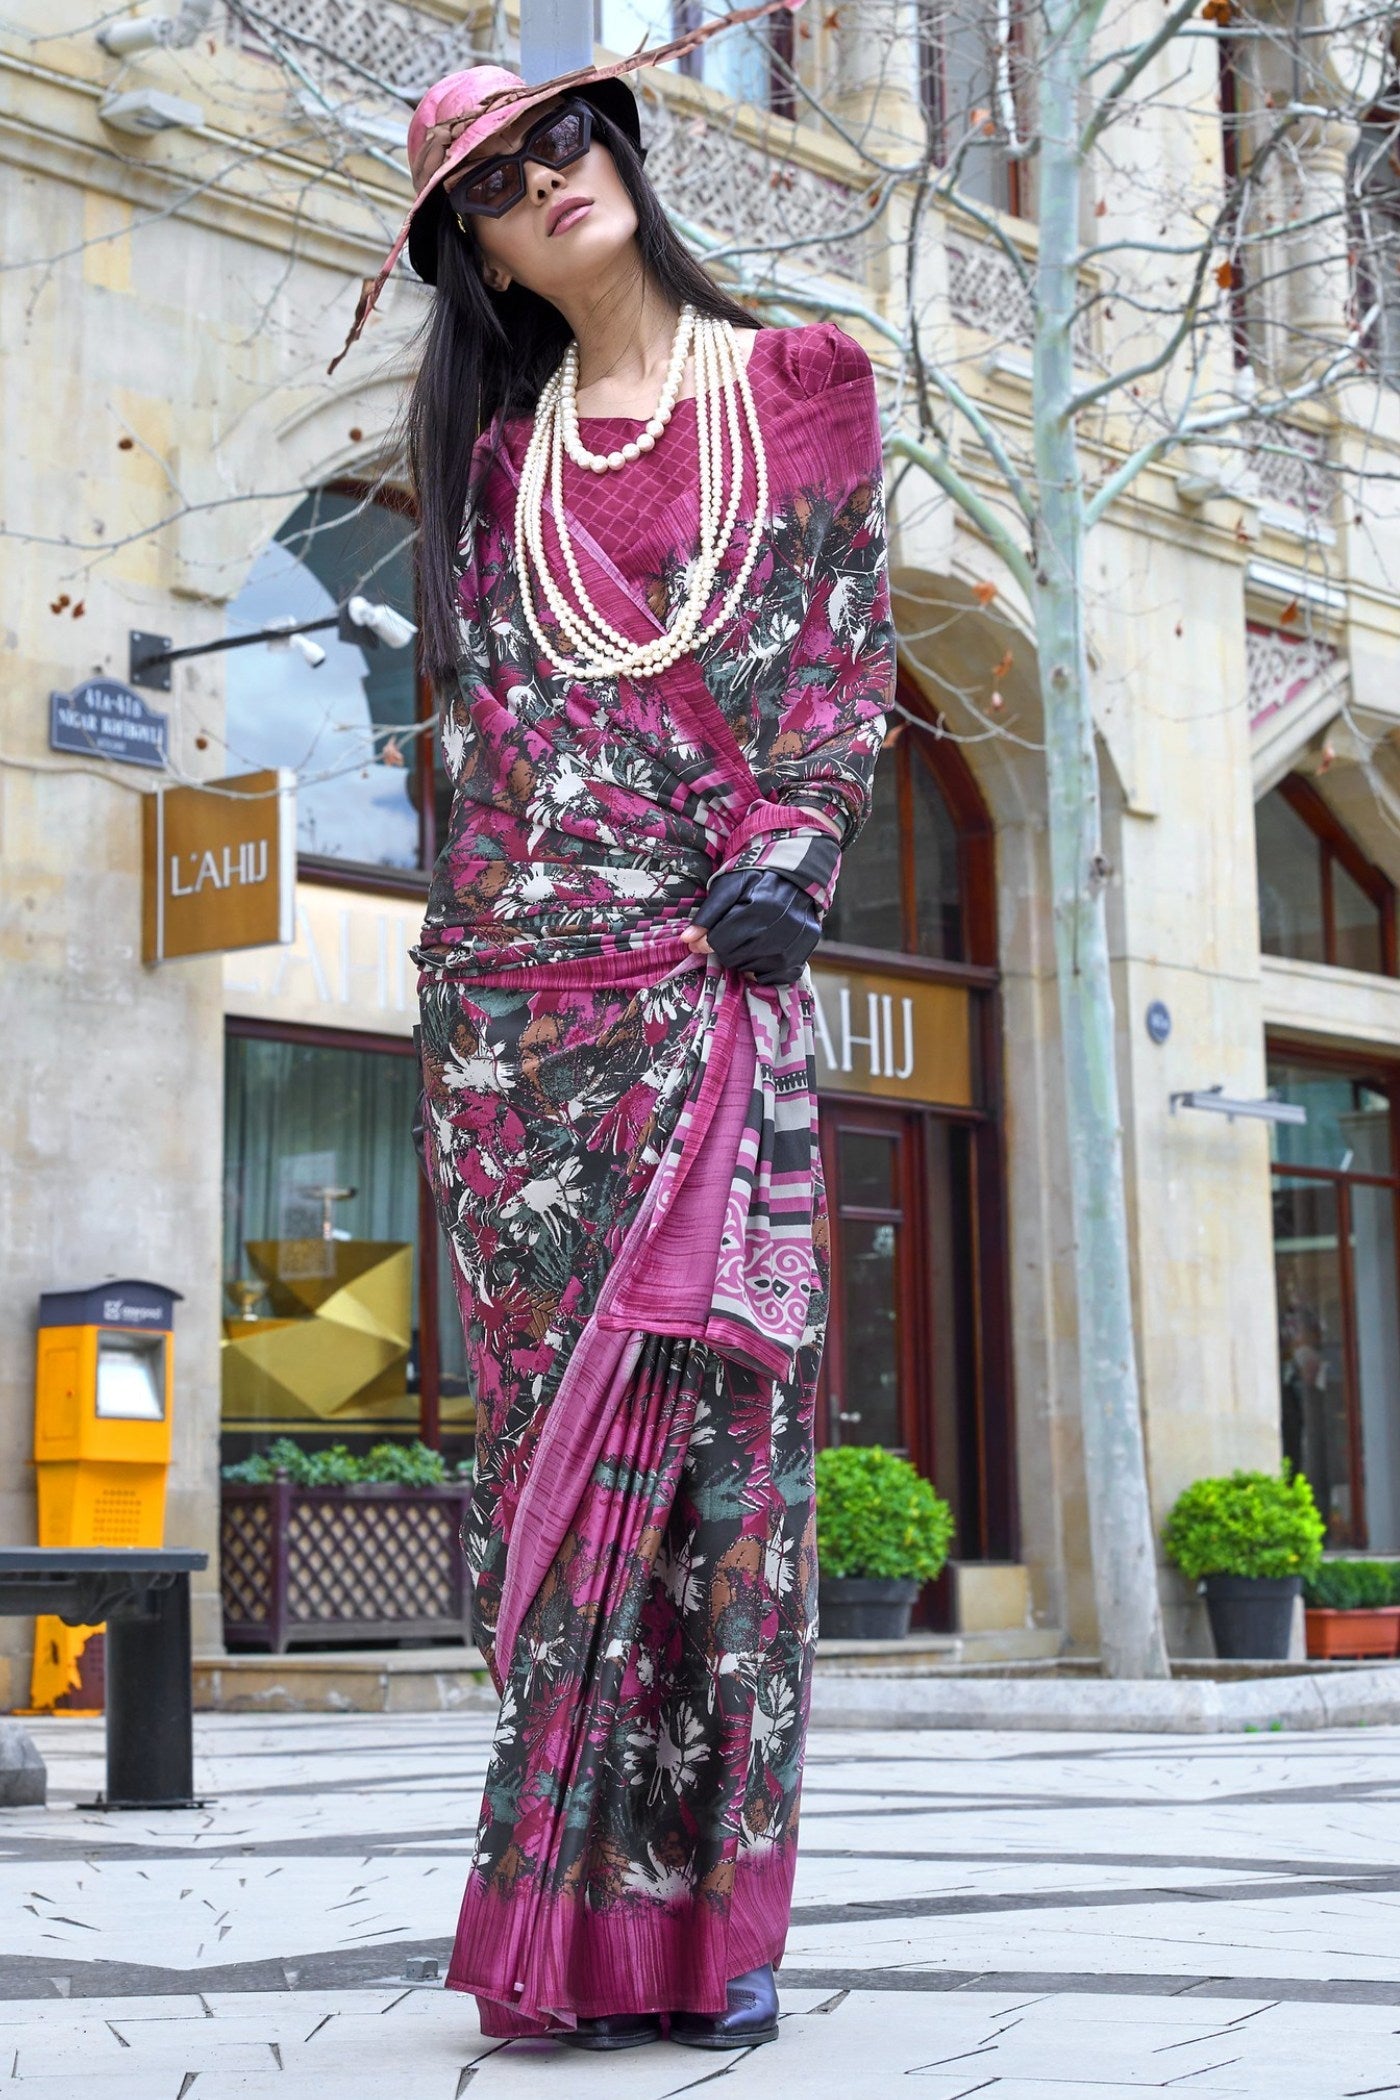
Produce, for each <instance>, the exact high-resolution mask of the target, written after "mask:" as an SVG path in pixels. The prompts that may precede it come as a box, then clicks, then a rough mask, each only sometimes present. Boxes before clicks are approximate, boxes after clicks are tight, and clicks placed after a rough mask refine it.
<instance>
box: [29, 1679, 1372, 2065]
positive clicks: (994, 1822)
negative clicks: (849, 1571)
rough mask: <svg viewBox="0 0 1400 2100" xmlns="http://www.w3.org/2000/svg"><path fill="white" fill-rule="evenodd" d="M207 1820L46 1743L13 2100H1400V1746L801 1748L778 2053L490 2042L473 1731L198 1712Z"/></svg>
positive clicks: (75, 1728)
mask: <svg viewBox="0 0 1400 2100" xmlns="http://www.w3.org/2000/svg"><path fill="white" fill-rule="evenodd" d="M197 1730H198V1734H197V1760H198V1761H197V1777H198V1783H199V1785H200V1786H201V1788H202V1789H203V1790H204V1791H205V1793H206V1794H207V1796H208V1805H207V1807H205V1808H204V1809H202V1810H198V1811H189V1812H182V1813H177V1814H168V1815H147V1814H139V1815H132V1814H128V1815H118V1814H104V1813H101V1812H99V1811H96V1810H94V1809H92V1808H90V1807H85V1806H83V1804H84V1803H85V1802H90V1801H91V1799H92V1798H93V1795H94V1794H95V1792H96V1790H97V1788H98V1786H99V1785H100V1783H101V1761H100V1760H101V1735H100V1727H99V1726H98V1724H94V1723H90V1722H85V1721H73V1722H58V1721H54V1722H48V1723H43V1724H40V1725H38V1726H37V1728H36V1734H37V1736H38V1738H39V1741H40V1747H41V1748H42V1750H43V1752H44V1755H45V1757H46V1758H47V1759H48V1760H49V1769H50V1806H49V1807H48V1809H46V1810H43V1809H8V1810H4V1811H0V2100H3V2095H4V2093H5V2092H7V2091H9V2090H10V2089H11V2088H13V2090H14V2092H15V2095H16V2100H49V2096H52V2100H76V2096H77V2095H79V2094H80V2093H81V2094H93V2095H100V2096H101V2100H235V2096H238V2100H242V2096H248V2100H254V2096H264V2095H265V2096H267V2100H273V2096H276V2100H463V2096H464V2095H468V2094H469V2095H470V2100H545V2096H548V2100H554V2096H556V2095H557V2096H560V2100H591V2096H594V2095H597V2096H600V2100H601V2096H607V2100H614V2096H615V2100H632V2096H635V2100H663V2096H669V2095H672V2094H681V2093H689V2092H693V2091H700V2090H702V2089H704V2088H707V2087H710V2088H713V2089H714V2090H715V2100H745V2096H752V2100H789V2096H792V2100H796V2096H798V2095H801V2096H802V2100H828V2096H830V2100H867V2096H869V2100H875V2096H876V2095H878V2096H880V2100H889V2096H890V2095H891V2094H898V2093H900V2092H907V2093H908V2094H909V2096H910V2100H971V2096H972V2095H974V2094H976V2095H986V2096H987V2100H1115V2096H1139V2100H1141V2096H1142V2095H1144V2094H1151V2093H1176V2092H1180V2093H1182V2094H1187V2095H1199V2096H1201V2100H1225V2096H1239V2095H1248V2096H1250V2100H1359V2096H1361V2095H1366V2096H1376V2100H1379V2096H1380V2095H1382V2094H1390V2095H1395V2096H1396V2100H1400V1813H1397V1808H1400V1729H1375V1730H1352V1731H1346V1732H1333V1733H1319V1734H1309V1735H1306V1736H1299V1737H1294V1738H1289V1737H1287V1736H1282V1735H1262V1736H1248V1735H1246V1736H1213V1737H1208V1738H1190V1739H1185V1740H1183V1739H1182V1738H1181V1737H1171V1738H1165V1737H1163V1738H1152V1737H1144V1736H1141V1735H1135V1736H1116V1737H1115V1736H1086V1735H1074V1736H1060V1737H1056V1736H1048V1735H1038V1736H1037V1735H1026V1734H1019V1733H1018V1734H1014V1735H1012V1734H1007V1735H1000V1736H997V1735H990V1734H987V1735H978V1734H972V1733H969V1732H966V1731H959V1732H957V1733H948V1734H937V1733H927V1732H921V1733H918V1734H898V1733H884V1732H881V1733H870V1734H865V1735H861V1734H856V1733H849V1734H835V1733H818V1734H816V1735H814V1737H813V1740H812V1744H811V1752H810V1758H809V1766H808V1774H809V1776H808V1784H807V1792H806V1800H805V1808H804V1818H803V1828H804V1837H805V1849H804V1854H803V1860H802V1866H801V1869H800V1872H799V1879H798V1890H797V1905H796V1913H795V1918H794V1927H793V1933H792V1938H791V1942H790V1946H789V1954H788V1961H787V1965H786V1969H785V1972H784V1979H783V2004H784V2012H785V2018H784V2023H783V2034H782V2038H781V2040H780V2042H779V2044H778V2045H777V2047H774V2048H767V2049H760V2050H755V2051H753V2052H750V2053H748V2054H746V2055H740V2056H737V2057H723V2058H713V2057H702V2056H698V2055H696V2054H695V2053H693V2052H689V2051H685V2050H682V2049H678V2048H673V2047H672V2046H671V2045H670V2044H661V2045H658V2046H655V2047H652V2048H649V2049H644V2050H639V2051H636V2052H634V2053H632V2054H631V2055H628V2056H621V2057H611V2058H597V2057H591V2058H590V2057H581V2056H579V2055H577V2054H576V2053H574V2052H572V2051H567V2050H564V2049H561V2048H559V2047H558V2046H557V2045H525V2044H519V2043H517V2044H514V2045H512V2046H510V2047H508V2048H503V2047H501V2046H500V2045H498V2044H492V2043H486V2042H483V2041H482V2040H481V2038H480V2035H479V2033H478V2030H477V2025H476V2020H475V2016H474V2009H473V2007H472V2005H471V2003H470V2001H469V2000H463V1999H460V1998H457V1997H455V1996H449V1995H448V1994H446V1993H444V1992H443V1991H442V1990H440V1989H439V1988H436V1987H434V1986H431V1985H425V1984H420V1983H411V1982H409V1981H407V1980H406V1973H407V1972H406V1964H407V1961H408V1959H409V1957H411V1956H429V1957H433V1956H435V1957H437V1959H438V1960H439V1962H440V1963H443V1962H444V1961H445V1956H446V1951H447V1945H448V1939H449V1935H450V1933H451V1929H452V1925H453V1921H454V1916H455V1911H456V1904H457V1898H458V1894H459V1891H460V1886H461V1880H462V1875H463V1871H464V1855H465V1853H466V1851H467V1849H468V1845H469V1829H470V1825H471V1822H472V1819H473V1815H474V1810H475V1801H476V1796H477V1793H478V1791H479V1787H480V1781H481V1775H482V1770H483V1766H484V1759H485V1752H486V1746H487V1741H488V1727H487V1723H486V1722H485V1721H483V1720H482V1719H480V1718H479V1717H476V1716H460V1715H459V1716H451V1715H442V1714H432V1715H423V1716H417V1715H414V1716H388V1715H372V1716H361V1715H349V1716H343V1717H340V1716H327V1715H297V1716H285V1717H277V1718H268V1717H263V1716H260V1715H214V1716H206V1717H203V1718H202V1719H201V1720H200V1721H199V1722H198V1723H197Z"/></svg>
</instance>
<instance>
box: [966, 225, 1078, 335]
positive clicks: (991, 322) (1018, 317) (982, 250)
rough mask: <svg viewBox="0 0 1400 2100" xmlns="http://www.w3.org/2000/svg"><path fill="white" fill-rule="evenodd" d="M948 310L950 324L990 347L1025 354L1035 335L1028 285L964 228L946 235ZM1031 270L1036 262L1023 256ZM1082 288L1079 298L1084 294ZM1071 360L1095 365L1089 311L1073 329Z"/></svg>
mask: <svg viewBox="0 0 1400 2100" xmlns="http://www.w3.org/2000/svg"><path fill="white" fill-rule="evenodd" d="M946 246H947V256H948V305H949V308H950V310H951V312H952V316H953V319H954V320H955V321H959V322H961V324H962V326H963V327H964V328H975V329H976V330H977V331H978V333H979V334H981V335H985V336H989V337H990V338H991V340H992V342H993V343H994V344H1001V345H1004V346H1005V347H1007V348H1009V349H1013V350H1025V351H1028V350H1029V349H1030V347H1031V342H1032V339H1033V337H1034V333H1035V302H1034V297H1033V294H1032V291H1031V287H1030V285H1029V283H1027V281H1026V280H1025V279H1024V278H1023V277H1022V276H1021V273H1020V272H1019V271H1018V270H1017V268H1016V266H1015V264H1014V263H1013V262H1012V260H1011V257H1010V256H1009V255H1008V254H1007V253H1006V250H1005V249H1004V248H1003V247H1001V246H1000V244H999V243H998V242H996V241H995V240H989V239H987V238H986V236H985V235H982V234H977V233H972V232H970V231H969V230H968V229H967V228H966V227H965V226H950V227H949V229H948V236H947V244H946ZM1024 260H1025V264H1026V269H1027V270H1028V271H1032V272H1033V271H1034V269H1035V257H1034V256H1033V255H1027V256H1026V257H1025V258H1024ZM1083 289H1084V288H1083V287H1082V286H1081V295H1082V292H1083ZM1074 349H1075V357H1076V360H1077V362H1078V363H1079V364H1081V365H1086V366H1087V365H1092V364H1095V363H1096V362H1097V359H1096V356H1095V349H1094V329H1093V322H1092V320H1091V317H1090V315H1089V314H1088V313H1087V312H1083V313H1081V314H1080V316H1079V318H1078V320H1077V321H1076V322H1075V327H1074Z"/></svg>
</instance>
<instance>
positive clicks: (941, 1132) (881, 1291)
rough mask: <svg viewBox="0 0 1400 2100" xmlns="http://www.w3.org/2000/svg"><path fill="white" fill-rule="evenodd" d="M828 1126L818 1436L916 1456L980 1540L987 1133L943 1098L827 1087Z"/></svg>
mask: <svg viewBox="0 0 1400 2100" xmlns="http://www.w3.org/2000/svg"><path fill="white" fill-rule="evenodd" d="M821 1129H822V1164H823V1171H824V1173H825V1176H826V1185H827V1201H828V1205H829V1208H830V1215H831V1269H832V1273H831V1311H830V1318H829V1325H828V1333H827V1345H826V1353H825V1356H824V1358H823V1367H822V1379H821V1387H820V1390H819V1398H818V1421H817V1435H818V1440H819V1442H822V1443H827V1444H883V1445H884V1446H885V1448H886V1449H887V1450H891V1451H898V1452H900V1453H901V1454H903V1455H904V1456H906V1457H908V1458H911V1459H912V1460H913V1461H914V1463H915V1465H916V1466H918V1468H919V1470H920V1472H921V1473H924V1474H926V1475H927V1476H928V1478H930V1479H931V1480H932V1481H933V1482H934V1484H935V1486H936V1487H937V1488H938V1490H939V1492H940V1494H942V1495H944V1496H946V1497H947V1499H948V1501H949V1502H950V1503H951V1504H952V1507H953V1511H954V1514H955V1516H956V1517H957V1520H958V1533H959V1539H960V1541H963V1540H965V1541H966V1542H967V1547H966V1549H965V1550H966V1551H967V1552H968V1553H969V1554H970V1553H972V1552H977V1551H980V1552H982V1553H984V1554H985V1553H986V1552H987V1551H988V1547H987V1545H986V1544H984V1543H983V1540H984V1538H986V1537H988V1536H989V1535H990V1533H991V1531H992V1529H993V1527H992V1526H991V1525H989V1521H988V1518H989V1508H988V1499H989V1472H990V1471H995V1468H991V1469H989V1467H988V1465H987V1463H986V1452H985V1448H984V1447H985V1442H986V1437H985V1426H986V1425H985V1410H984V1407H983V1405H982V1392H983V1385H984V1382H985V1381H984V1378H983V1376H982V1373H983V1370H984V1366H983V1365H982V1363H981V1362H980V1360H979V1349H978V1343H977V1334H978V1326H979V1322H978V1271H979V1261H978V1249H979V1245H980V1243H981V1242H982V1240H983V1239H984V1237H985V1221H984V1219H983V1218H982V1216H980V1215H979V1205H978V1202H977V1197H976V1187H977V1153H978V1147H979V1144H980V1145H984V1146H985V1145H986V1144H987V1142H988V1141H989V1139H990V1136H991V1133H989V1132H987V1131H985V1130H982V1129H979V1128H978V1127H977V1126H976V1125H974V1124H972V1123H969V1122H967V1121H965V1120H962V1119H959V1118H957V1117H954V1116H950V1115H943V1114H939V1113H938V1112H937V1111H935V1110H929V1109H919V1108H915V1109H901V1108H894V1107H886V1106H885V1105H884V1104H883V1103H876V1102H869V1101H853V1102H850V1103H847V1102H836V1101H833V1100H831V1099H830V1098H827V1099H826V1100H824V1101H823V1103H822V1109H821ZM997 1543H998V1544H999V1543H1000V1541H999V1540H998V1541H997ZM1002 1550H1003V1551H1004V1550H1005V1549H1004V1548H1003V1549H1002Z"/></svg>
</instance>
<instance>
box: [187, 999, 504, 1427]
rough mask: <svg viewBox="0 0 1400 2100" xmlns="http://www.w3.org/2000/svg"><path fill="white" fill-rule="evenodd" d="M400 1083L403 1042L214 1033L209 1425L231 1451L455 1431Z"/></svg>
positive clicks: (455, 1372) (449, 1304)
mask: <svg viewBox="0 0 1400 2100" xmlns="http://www.w3.org/2000/svg"><path fill="white" fill-rule="evenodd" d="M418 1088H419V1079H418V1062H417V1059H416V1057H415V1056H414V1055H413V1047H412V1044H411V1042H408V1041H406V1040H405V1041H397V1040H393V1039H389V1040H388V1041H386V1042H384V1043H382V1044H381V1043H379V1042H376V1041H375V1040H374V1039H373V1038H369V1039H365V1038H354V1037H351V1038H347V1037H345V1036H340V1037H338V1038H336V1037H327V1038H325V1039H322V1040H318V1039H316V1038H315V1036H314V1034H313V1032H312V1031H302V1032H301V1033H300V1034H299V1035H296V1036H290V1035H274V1034H272V1033H270V1032H266V1031H263V1030H260V1029H258V1028H257V1026H256V1024H249V1023H238V1022H232V1023H230V1025H229V1035H228V1040H227V1058H226V1077H225V1179H224V1292H225V1308H224V1311H225V1319H224V1328H223V1337H224V1342H223V1417H224V1430H225V1436H226V1441H229V1442H230V1444H232V1443H233V1442H234V1441H237V1449H236V1450H235V1451H234V1453H233V1455H235V1456H241V1455H242V1454H243V1452H244V1451H245V1450H246V1449H248V1448H251V1447H252V1445H254V1444H264V1443H266V1442H267V1441H268V1440H269V1439H270V1438H271V1437H272V1436H274V1435H280V1434H291V1435H298V1436H303V1435H310V1436H312V1437H314V1438H317V1439H321V1438H324V1439H325V1440H326V1441H335V1440H344V1441H346V1442H349V1443H350V1444H351V1446H352V1448H353V1447H354V1446H355V1444H356V1443H357V1441H358V1440H360V1439H363V1438H369V1439H371V1440H373V1439H375V1438H378V1437H382V1436H385V1435H396V1434H412V1433H413V1432H415V1431H420V1432H421V1430H422V1429H423V1428H424V1426H425V1418H426V1420H427V1422H428V1423H429V1424H430V1425H431V1426H432V1427H433V1429H434V1431H435V1430H436V1426H437V1425H438V1424H439V1423H440V1425H441V1427H442V1429H443V1431H444V1432H445V1433H446V1439H447V1441H449V1442H459V1441H461V1440H462V1439H464V1438H467V1437H469V1435H470V1431H471V1427H472V1420H473V1410H472V1402H471V1395H470V1392H469V1389H468V1381H467V1375H466V1364H465V1361H464V1354H463V1344H462V1333H461V1326H460V1323H459V1320H458V1317H457V1309H456V1304H455V1301H454V1297H453V1292H452V1289H451V1283H450V1277H449V1275H448V1273H447V1261H448V1257H447V1253H446V1248H445V1242H444V1241H443V1236H442V1234H441V1233H440V1231H439V1230H438V1227H437V1222H436V1219H435V1217H434V1216H433V1215H432V1213H431V1210H430V1208H429V1206H428V1204H427V1203H426V1201H425V1193H426V1192H425V1188H424V1185H423V1178H422V1174H421V1172H420V1169H419V1164H418V1158H417V1154H416V1152H415V1150H414V1147H413V1142H412V1136H411V1130H412V1124H413V1120H414V1112H415V1108H416V1104H417V1099H418ZM425 1321H426V1323H427V1325H428V1328H429V1330H430V1331H429V1332H428V1334H427V1335H426V1336H425V1333H424V1327H425ZM425 1341H426V1343H427V1346H426V1347H425V1346H424V1344H425Z"/></svg>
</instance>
